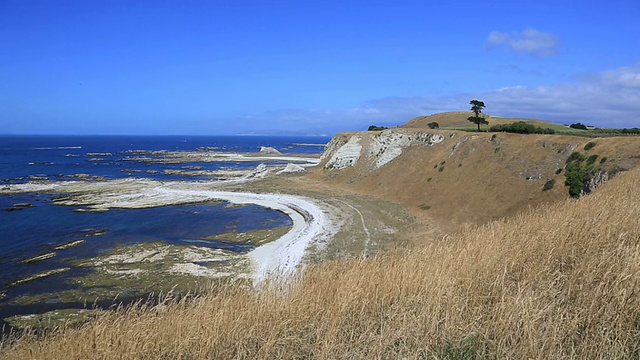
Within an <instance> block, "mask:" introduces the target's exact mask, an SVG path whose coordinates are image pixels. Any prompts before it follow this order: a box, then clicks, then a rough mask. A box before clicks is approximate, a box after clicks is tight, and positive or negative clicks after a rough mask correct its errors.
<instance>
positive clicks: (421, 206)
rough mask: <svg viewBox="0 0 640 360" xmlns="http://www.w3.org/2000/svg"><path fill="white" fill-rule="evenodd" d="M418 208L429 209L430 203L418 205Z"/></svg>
mask: <svg viewBox="0 0 640 360" xmlns="http://www.w3.org/2000/svg"><path fill="white" fill-rule="evenodd" d="M420 209H422V210H429V209H431V206H430V205H427V204H422V205H420Z"/></svg>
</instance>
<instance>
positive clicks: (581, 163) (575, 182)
mask: <svg viewBox="0 0 640 360" xmlns="http://www.w3.org/2000/svg"><path fill="white" fill-rule="evenodd" d="M597 158H598V155H595V154H594V155H591V156H589V158H588V159H587V158H586V157H585V156H584V155H583V154H581V153H579V152H577V151H576V152H574V153H572V154H571V155H570V156H569V158H568V159H567V165H566V166H565V168H564V176H565V182H564V184H565V185H566V186H568V187H569V195H571V196H572V197H580V195H581V194H582V190H583V189H584V187H585V185H586V184H587V182H588V181H589V179H590V178H591V176H592V175H593V174H595V173H596V172H597V171H599V169H598V168H594V166H593V164H594V163H595V161H596V159H597ZM585 160H587V161H585Z"/></svg>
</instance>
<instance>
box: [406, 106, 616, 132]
mask: <svg viewBox="0 0 640 360" xmlns="http://www.w3.org/2000/svg"><path fill="white" fill-rule="evenodd" d="M472 115H473V113H471V111H452V112H444V113H438V114H433V115H424V116H418V117H415V118H413V119H411V120H409V121H408V122H407V123H406V124H405V125H403V126H401V127H402V128H412V129H417V128H428V126H427V124H429V123H431V122H437V123H438V125H440V128H442V129H449V130H465V131H475V130H476V129H477V126H476V125H475V124H473V123H471V122H469V121H468V120H467V118H468V117H469V116H472ZM484 116H485V118H486V119H487V121H488V122H489V125H482V126H481V129H483V130H488V129H489V128H490V127H491V126H494V125H504V124H512V123H515V122H519V121H524V122H526V123H529V124H531V125H534V126H536V127H538V126H539V127H541V128H549V129H553V130H554V131H556V132H557V133H559V134H563V135H577V136H590V137H596V136H603V135H607V134H606V133H603V132H598V131H591V130H579V129H572V128H569V127H568V126H564V125H562V124H557V123H553V122H549V121H544V120H538V119H525V118H503V117H498V116H492V115H489V114H485V115H484Z"/></svg>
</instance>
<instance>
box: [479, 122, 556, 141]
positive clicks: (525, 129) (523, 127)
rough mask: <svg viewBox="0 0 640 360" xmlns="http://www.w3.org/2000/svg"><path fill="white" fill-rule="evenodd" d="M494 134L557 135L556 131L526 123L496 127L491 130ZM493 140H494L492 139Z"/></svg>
mask: <svg viewBox="0 0 640 360" xmlns="http://www.w3.org/2000/svg"><path fill="white" fill-rule="evenodd" d="M489 131H492V132H510V133H517V134H555V133H556V132H555V130H553V129H550V128H541V127H539V126H534V125H532V124H529V123H526V122H524V121H518V122H514V123H512V124H501V125H494V126H492V127H490V128H489ZM492 140H493V138H492Z"/></svg>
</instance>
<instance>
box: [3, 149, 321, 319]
mask: <svg viewBox="0 0 640 360" xmlns="http://www.w3.org/2000/svg"><path fill="white" fill-rule="evenodd" d="M328 141H329V139H328V138H319V137H248V136H225V137H205V136H0V187H3V186H7V185H8V184H15V183H26V182H30V181H63V180H74V179H77V174H86V175H85V176H95V177H101V178H104V179H117V178H125V177H132V176H134V177H141V178H152V179H158V180H186V181H192V180H199V181H204V180H207V181H216V179H215V178H214V177H211V176H196V177H194V176H182V175H179V174H178V175H176V174H175V173H172V174H171V175H165V173H164V170H180V169H184V167H185V166H199V167H202V169H203V170H217V169H221V168H232V169H247V168H253V167H255V166H257V165H258V163H257V162H233V161H228V162H209V163H207V162H202V163H199V162H193V163H179V164H165V163H150V162H144V161H137V160H135V159H136V156H135V154H137V153H140V152H148V151H162V150H168V151H177V150H186V151H191V150H198V149H200V150H202V149H206V150H211V151H220V152H234V153H248V152H257V151H259V150H260V147H261V146H269V147H273V148H275V149H277V150H279V151H280V152H282V153H283V154H318V153H320V152H322V150H323V144H325V143H326V142H328ZM132 159H133V160H132ZM148 170H152V171H148ZM54 196H56V195H53V194H42V193H25V194H10V195H0V294H3V295H1V296H3V297H4V298H2V299H0V321H2V318H4V317H7V316H11V315H14V314H19V313H29V312H34V311H37V310H39V311H42V310H48V309H53V308H56V304H48V305H47V306H43V305H42V304H40V305H39V306H38V304H36V305H35V306H31V307H29V306H27V307H24V306H12V305H10V303H11V300H12V299H15V298H16V297H19V296H21V295H25V294H29V295H33V294H38V293H44V292H50V291H52V290H55V289H65V288H69V287H70V286H72V285H71V284H70V283H69V282H68V279H69V278H70V277H73V276H78V275H81V273H82V272H86V271H87V270H86V269H81V268H74V267H73V266H69V260H70V259H86V258H91V257H95V256H97V255H100V254H102V253H105V252H107V251H109V250H111V249H113V248H114V247H116V246H123V245H130V244H136V243H140V242H145V241H153V242H157V241H162V242H166V243H171V244H184V245H193V244H194V241H193V239H199V238H203V237H206V236H211V235H216V234H220V233H223V232H225V231H226V230H228V229H229V228H231V227H232V228H234V229H235V230H237V231H238V232H246V231H251V230H259V229H268V228H273V227H277V226H283V225H290V224H291V220H290V219H289V217H288V216H286V215H285V214H283V213H280V212H277V211H272V210H270V209H266V208H263V207H260V206H255V205H248V206H242V207H235V206H227V205H228V204H226V203H224V202H222V203H215V202H211V203H202V204H187V205H177V206H163V207H156V208H148V209H111V210H109V211H107V212H74V211H73V210H74V208H73V207H67V206H59V205H54V204H53V201H52V199H53V197H54ZM19 204H29V205H28V206H25V205H21V206H16V205H19ZM76 240H85V242H84V243H83V244H82V245H81V246H72V247H69V248H66V249H59V250H54V248H56V247H59V246H60V245H63V244H66V243H69V242H71V241H76ZM197 245H198V246H208V247H213V248H221V249H224V250H228V251H234V252H246V251H249V250H251V249H252V248H253V245H251V244H248V243H226V242H219V241H218V242H216V241H206V242H200V241H198V242H197ZM52 252H53V253H55V256H54V257H52V258H48V259H45V260H43V261H37V262H32V263H23V262H24V260H25V259H29V258H32V257H34V256H38V255H42V254H49V253H52ZM63 267H71V270H69V271H67V272H65V273H62V274H59V275H53V276H50V277H47V278H43V279H38V280H34V281H29V282H25V283H22V284H19V285H17V286H13V284H12V283H14V282H15V281H17V280H19V279H23V278H25V277H28V276H30V275H33V274H37V273H40V272H43V271H47V270H52V269H58V268H63Z"/></svg>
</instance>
